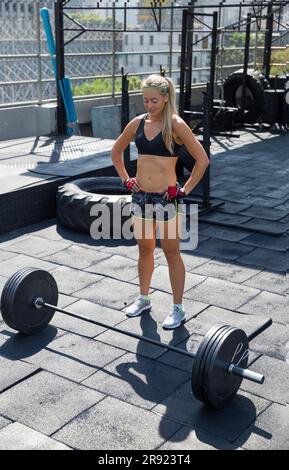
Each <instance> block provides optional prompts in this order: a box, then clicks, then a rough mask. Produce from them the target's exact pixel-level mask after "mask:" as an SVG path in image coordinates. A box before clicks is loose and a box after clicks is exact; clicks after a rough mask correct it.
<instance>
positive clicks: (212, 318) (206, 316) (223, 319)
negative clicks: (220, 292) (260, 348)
mask: <svg viewBox="0 0 289 470" xmlns="http://www.w3.org/2000/svg"><path fill="white" fill-rule="evenodd" d="M269 318H270V317H268V316H266V315H265V314H264V315H262V316H261V315H260V316H259V315H254V314H252V315H245V314H242V313H238V312H234V311H232V310H227V309H224V308H220V307H214V306H211V307H208V308H206V310H203V311H202V312H201V313H200V314H199V315H198V317H197V320H198V322H199V323H201V324H202V326H203V329H204V330H205V332H206V331H208V330H209V328H211V327H212V326H214V325H217V324H221V325H230V326H234V327H235V328H241V329H242V330H244V331H245V333H246V334H247V336H249V335H251V333H253V332H254V331H255V330H256V329H257V328H259V327H260V326H261V325H263V324H265V323H266V322H267V320H268V319H269Z"/></svg>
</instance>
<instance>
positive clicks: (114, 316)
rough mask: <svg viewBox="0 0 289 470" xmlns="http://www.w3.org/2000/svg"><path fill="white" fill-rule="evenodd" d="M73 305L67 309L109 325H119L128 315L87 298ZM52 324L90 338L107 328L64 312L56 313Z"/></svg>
mask: <svg viewBox="0 0 289 470" xmlns="http://www.w3.org/2000/svg"><path fill="white" fill-rule="evenodd" d="M74 300H75V301H76V302H75V303H73V304H72V305H69V306H68V308H67V309H66V310H68V311H71V312H72V313H76V314H77V315H80V316H81V317H84V318H88V319H91V320H95V321H99V322H101V323H105V324H107V325H117V324H118V323H120V322H122V321H123V320H124V319H125V318H126V317H124V315H123V312H120V311H119V310H113V309H112V308H108V307H105V306H103V305H99V304H95V303H93V302H88V301H87V300H83V299H81V300H77V299H74ZM51 325H54V326H55V327H57V328H61V329H62V330H66V331H70V332H72V333H77V334H80V335H83V336H87V337H88V338H94V337H95V336H97V335H99V334H100V333H102V332H103V331H105V328H103V327H101V326H98V325H94V324H92V323H88V322H86V321H85V320H80V319H76V318H73V317H69V316H68V315H65V314H63V313H57V312H56V313H55V314H54V317H53V319H52V321H51Z"/></svg>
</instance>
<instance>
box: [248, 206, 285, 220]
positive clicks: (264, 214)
mask: <svg viewBox="0 0 289 470" xmlns="http://www.w3.org/2000/svg"><path fill="white" fill-rule="evenodd" d="M240 214H242V215H248V216H250V217H256V218H257V219H265V220H272V221H278V220H279V221H280V219H282V217H285V216H286V215H287V212H286V211H281V210H278V209H276V208H274V209H273V208H270V207H261V206H252V207H250V208H248V209H245V210H244V211H242V212H240Z"/></svg>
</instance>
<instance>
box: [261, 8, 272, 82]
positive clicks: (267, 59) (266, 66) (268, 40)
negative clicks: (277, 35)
mask: <svg viewBox="0 0 289 470" xmlns="http://www.w3.org/2000/svg"><path fill="white" fill-rule="evenodd" d="M273 21H274V14H273V6H272V3H270V5H268V10H267V20H266V34H265V49H264V59H263V74H264V76H265V78H266V79H267V80H269V77H270V63H271V47H272V36H273Z"/></svg>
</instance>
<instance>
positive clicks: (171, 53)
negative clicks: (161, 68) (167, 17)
mask: <svg viewBox="0 0 289 470" xmlns="http://www.w3.org/2000/svg"><path fill="white" fill-rule="evenodd" d="M173 5H174V4H173V2H172V3H171V7H173ZM170 28H171V32H170V35H169V46H170V51H169V64H168V65H169V76H170V77H172V69H173V32H172V31H173V29H174V15H173V8H172V9H171V23H170Z"/></svg>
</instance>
